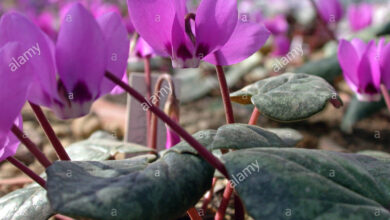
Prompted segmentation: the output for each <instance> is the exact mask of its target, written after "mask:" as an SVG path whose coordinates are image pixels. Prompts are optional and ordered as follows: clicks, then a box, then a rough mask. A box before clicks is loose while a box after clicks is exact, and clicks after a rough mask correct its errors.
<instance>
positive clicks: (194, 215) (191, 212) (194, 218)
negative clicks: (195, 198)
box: [187, 207, 202, 220]
mask: <svg viewBox="0 0 390 220" xmlns="http://www.w3.org/2000/svg"><path fill="white" fill-rule="evenodd" d="M187 214H188V216H190V218H191V220H202V218H201V217H200V216H199V213H198V210H196V208H194V207H192V208H190V209H188V211H187Z"/></svg>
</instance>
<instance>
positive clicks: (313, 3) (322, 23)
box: [310, 0, 337, 41]
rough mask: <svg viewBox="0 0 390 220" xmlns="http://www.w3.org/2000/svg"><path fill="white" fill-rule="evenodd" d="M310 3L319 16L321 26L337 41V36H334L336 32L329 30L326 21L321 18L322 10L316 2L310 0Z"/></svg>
mask: <svg viewBox="0 0 390 220" xmlns="http://www.w3.org/2000/svg"><path fill="white" fill-rule="evenodd" d="M310 3H311V5H312V7H313V8H314V10H315V11H316V14H317V20H319V22H320V24H321V26H322V27H323V28H324V29H325V31H326V32H327V33H328V35H329V37H330V38H332V40H335V41H337V38H336V36H335V35H334V32H333V31H332V30H331V29H330V28H329V26H328V25H327V24H326V23H325V21H324V20H322V18H321V17H320V10H319V9H318V6H317V4H316V3H315V2H314V0H310Z"/></svg>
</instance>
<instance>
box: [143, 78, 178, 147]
mask: <svg viewBox="0 0 390 220" xmlns="http://www.w3.org/2000/svg"><path fill="white" fill-rule="evenodd" d="M164 81H166V82H168V85H169V88H170V89H171V92H170V93H169V97H168V99H169V98H173V99H176V96H175V85H174V84H173V81H172V77H171V76H170V75H168V74H162V75H160V76H159V77H158V79H157V82H156V85H155V87H154V94H159V91H160V89H161V86H162V83H163V82H164ZM154 105H155V106H156V107H157V108H160V99H156V103H155V104H154ZM148 112H150V111H148ZM157 123H158V122H157V117H156V115H155V114H152V116H151V128H150V135H149V140H150V141H149V142H148V143H149V145H148V147H150V148H152V149H156V147H157V127H158V126H157Z"/></svg>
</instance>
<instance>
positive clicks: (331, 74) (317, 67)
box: [294, 56, 342, 82]
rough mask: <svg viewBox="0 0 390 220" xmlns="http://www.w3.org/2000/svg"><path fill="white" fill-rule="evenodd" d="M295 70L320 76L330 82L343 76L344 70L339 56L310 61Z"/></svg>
mask: <svg viewBox="0 0 390 220" xmlns="http://www.w3.org/2000/svg"><path fill="white" fill-rule="evenodd" d="M294 72H296V73H307V74H310V75H314V76H319V77H322V78H324V79H325V80H326V81H328V82H333V81H334V80H335V79H336V78H337V77H339V76H341V73H342V70H341V67H340V64H339V61H338V59H337V56H332V57H328V58H323V59H320V60H315V61H311V62H308V63H306V64H304V65H303V66H301V67H299V68H297V69H296V70H295V71H294Z"/></svg>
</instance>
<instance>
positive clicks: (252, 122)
mask: <svg viewBox="0 0 390 220" xmlns="http://www.w3.org/2000/svg"><path fill="white" fill-rule="evenodd" d="M259 116H260V112H259V110H257V108H256V107H255V108H254V109H253V112H252V115H251V118H250V119H249V122H248V124H249V125H256V124H257V120H258V119H259Z"/></svg>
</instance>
